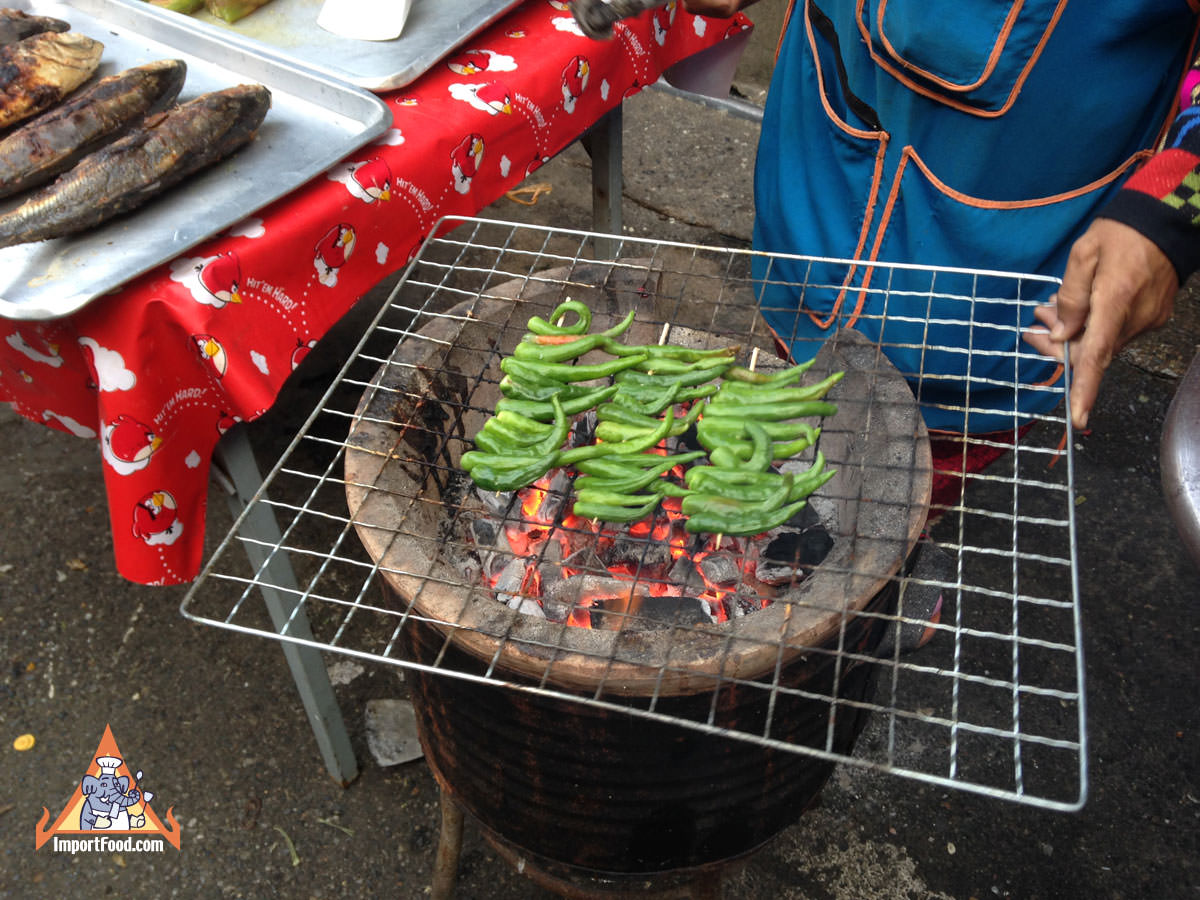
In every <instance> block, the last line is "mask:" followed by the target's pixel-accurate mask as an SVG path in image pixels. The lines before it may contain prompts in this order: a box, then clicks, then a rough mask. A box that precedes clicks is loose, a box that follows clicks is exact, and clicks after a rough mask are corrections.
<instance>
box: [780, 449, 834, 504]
mask: <svg viewBox="0 0 1200 900" xmlns="http://www.w3.org/2000/svg"><path fill="white" fill-rule="evenodd" d="M836 474H837V469H829V470H826V469H825V454H824V453H822V452H821V451H820V450H818V451H817V455H816V456H815V457H813V462H812V465H811V466H809V467H808V468H807V469H806V470H805V471H803V472H794V473H793V475H794V477H795V481H794V483H793V485H792V491H791V494H790V495H789V497H788V499H789V500H798V499H799V498H801V497H807V496H808V495H809V494H811V493H813V492H814V491H815V490H817V488H819V487H821V485H823V484H825V482H827V481H828V480H829V479H830V478H832V477H833V476H834V475H836Z"/></svg>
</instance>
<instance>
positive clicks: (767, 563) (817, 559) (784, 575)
mask: <svg viewBox="0 0 1200 900" xmlns="http://www.w3.org/2000/svg"><path fill="white" fill-rule="evenodd" d="M832 547H833V538H832V537H830V536H829V532H828V531H826V530H825V528H824V526H823V525H821V524H820V522H817V523H816V524H814V525H810V526H809V527H807V528H805V529H804V530H803V531H783V532H781V533H780V534H779V536H778V537H776V538H775V539H774V540H773V541H771V543H769V544H768V545H767V548H766V550H764V551H763V558H762V560H760V562H759V564H758V571H757V572H756V575H757V577H758V580H759V581H763V582H766V583H767V584H787V583H789V582H792V581H795V580H797V579H799V578H802V577H803V576H804V574H805V573H807V572H811V571H812V569H813V568H814V567H816V566H818V565H820V564H821V561H822V560H824V559H825V557H826V556H827V555H828V554H829V550H830V549H831V548H832Z"/></svg>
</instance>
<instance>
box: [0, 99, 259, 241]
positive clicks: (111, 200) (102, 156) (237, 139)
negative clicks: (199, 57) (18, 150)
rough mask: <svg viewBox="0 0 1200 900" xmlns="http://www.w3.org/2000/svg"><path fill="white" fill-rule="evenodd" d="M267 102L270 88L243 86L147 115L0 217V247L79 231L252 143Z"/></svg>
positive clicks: (43, 239)
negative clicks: (118, 136)
mask: <svg viewBox="0 0 1200 900" xmlns="http://www.w3.org/2000/svg"><path fill="white" fill-rule="evenodd" d="M270 105H271V92H270V91H268V90H267V89H266V88H265V87H263V86H262V85H257V84H243V85H238V86H236V87H231V88H226V89H225V90H222V91H212V92H211V93H208V94H201V95H200V96H199V97H197V98H196V99H194V100H190V101H188V102H187V103H184V104H181V105H180V106H177V107H174V108H173V109H170V110H167V111H166V112H162V113H157V114H155V115H153V116H151V117H149V118H148V119H147V120H146V121H145V122H144V123H143V124H142V125H140V126H138V127H136V128H134V129H133V130H132V131H130V132H129V133H128V134H126V135H125V136H124V137H122V138H118V139H117V140H116V141H114V142H113V143H111V144H109V145H108V146H106V147H102V148H101V149H99V150H97V151H96V152H95V153H93V154H91V155H90V156H86V157H84V158H83V159H82V160H81V161H80V162H79V164H78V165H76V166H75V168H73V169H71V170H70V171H68V172H66V173H64V174H62V175H60V176H59V177H58V179H57V180H55V181H54V183H53V184H50V185H48V186H46V187H45V188H42V189H41V190H40V191H38V192H37V193H35V194H34V195H33V196H31V197H30V198H29V199H28V200H27V201H26V202H25V203H23V204H21V205H20V206H18V207H17V208H16V209H14V210H12V211H11V212H8V213H6V214H4V215H2V216H0V247H11V246H13V245H14V244H22V243H26V242H28V241H45V240H49V239H50V238H56V237H62V236H64V235H68V234H74V233H76V232H79V231H83V230H85V229H88V228H92V227H93V226H95V225H98V224H100V223H101V222H104V221H107V220H108V219H111V218H112V217H114V216H116V215H119V214H120V213H123V212H127V211H129V210H131V209H134V208H135V207H137V206H140V205H141V204H142V203H145V202H146V201H147V200H150V199H152V198H154V197H156V196H158V195H159V194H161V193H162V192H163V191H164V190H166V189H167V188H169V187H171V186H173V185H174V184H176V183H178V182H179V181H182V180H183V179H184V178H186V177H187V176H188V175H190V174H192V173H193V172H195V171H197V170H198V169H201V168H203V167H204V166H208V165H211V164H212V163H214V162H216V161H217V160H219V159H221V158H222V157H225V156H228V155H230V154H231V153H233V152H234V151H235V150H238V149H239V148H240V147H241V146H242V145H244V144H246V143H247V142H249V141H250V140H251V139H252V138H253V137H254V134H255V132H256V131H257V130H258V126H259V125H260V124H261V123H262V120H263V119H264V118H265V117H266V115H267V110H268V109H269V108H270Z"/></svg>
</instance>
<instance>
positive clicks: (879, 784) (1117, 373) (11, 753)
mask: <svg viewBox="0 0 1200 900" xmlns="http://www.w3.org/2000/svg"><path fill="white" fill-rule="evenodd" d="M747 71H750V70H749V69H747ZM745 77H746V78H747V79H749V80H747V81H745V82H743V83H740V84H739V88H740V89H741V90H742V93H743V94H745V95H746V96H750V97H753V96H754V95H755V92H756V82H755V81H754V79H753V78H752V77H751V76H745ZM625 125H626V127H625V173H626V190H625V202H624V213H625V224H626V228H627V230H628V231H629V232H630V233H632V234H637V235H639V236H650V237H655V238H661V239H671V240H683V241H691V242H696V243H704V244H715V245H720V246H745V245H746V244H747V242H748V239H749V228H750V222H751V210H750V194H749V191H750V179H751V175H750V172H751V165H752V160H753V152H754V137H755V131H756V129H755V126H754V124H753V123H752V122H750V121H746V120H743V119H739V118H736V117H733V116H730V115H728V114H726V113H722V112H715V111H713V110H709V109H705V108H702V107H700V106H698V105H696V104H694V103H690V102H689V101H686V100H681V99H678V98H676V97H673V96H669V95H667V94H665V93H662V92H659V91H649V92H645V93H643V94H641V95H639V96H637V97H634V98H632V99H631V100H630V101H629V102H628V103H627V109H626V123H625ZM664 148H666V152H664ZM672 148H674V149H672ZM680 148H686V153H684V152H680ZM530 183H546V184H549V185H550V186H551V191H550V193H548V194H546V193H543V194H541V195H540V197H539V199H538V202H537V203H536V204H535V205H533V206H525V205H521V204H519V203H516V202H514V201H512V200H507V199H504V200H501V201H499V202H498V203H496V204H494V205H493V206H492V207H490V208H489V209H488V210H487V212H486V215H488V216H489V217H494V218H501V219H511V220H515V221H525V222H539V223H544V224H551V225H555V226H559V227H574V228H584V229H586V228H588V227H590V194H589V190H588V159H587V156H586V155H585V154H584V152H583V151H582V150H581V148H580V147H579V146H578V145H576V146H573V147H571V148H569V149H568V150H567V151H566V152H564V153H563V154H562V155H560V156H559V157H558V158H556V159H555V160H554V161H552V162H551V163H550V164H549V165H547V166H546V167H544V168H543V169H541V170H539V171H538V172H536V173H534V175H533V176H532V177H531V179H530ZM386 289H387V286H383V287H381V288H380V290H379V291H378V292H377V294H378V295H379V296H382V295H383V293H385V292H386ZM1197 293H1200V292H1197V291H1196V290H1190V291H1186V292H1185V293H1184V295H1183V297H1182V298H1181V302H1180V303H1179V312H1178V314H1177V316H1176V318H1175V320H1173V322H1172V323H1171V324H1170V325H1168V327H1167V328H1166V329H1165V330H1164V331H1163V332H1161V333H1159V334H1157V335H1155V336H1153V337H1150V338H1147V339H1143V340H1141V341H1139V342H1138V344H1137V346H1136V347H1134V348H1131V350H1130V351H1127V352H1126V353H1125V354H1123V355H1122V357H1121V358H1120V359H1118V360H1117V361H1116V362H1115V363H1114V365H1113V367H1112V369H1111V371H1110V373H1109V376H1108V377H1107V379H1106V382H1105V385H1104V391H1103V394H1102V401H1101V405H1100V407H1099V408H1098V409H1097V410H1096V412H1095V414H1094V415H1093V417H1092V418H1093V420H1092V423H1091V430H1090V433H1088V434H1086V435H1079V436H1077V445H1076V448H1075V466H1076V492H1077V496H1078V499H1079V505H1078V507H1077V513H1078V534H1079V549H1078V556H1079V577H1080V595H1081V598H1082V606H1083V629H1084V660H1085V663H1086V688H1087V702H1088V738H1089V742H1090V752H1089V756H1088V763H1089V769H1090V793H1089V798H1088V801H1087V803H1086V805H1085V806H1084V808H1083V809H1082V811H1080V812H1077V813H1061V812H1051V811H1046V810H1040V809H1037V808H1031V807H1027V806H1023V805H1019V804H1015V803H1011V802H1008V801H1003V800H997V799H992V798H988V797H981V796H975V795H971V794H966V793H963V792H959V791H953V790H948V789H945V788H942V787H938V786H933V785H930V784H925V783H919V782H914V781H909V780H906V779H902V778H898V777H896V776H893V775H888V774H883V773H877V772H872V771H869V770H858V769H853V768H850V767H841V768H839V769H838V770H837V771H836V773H835V775H834V777H833V778H832V780H831V781H830V783H829V784H828V786H827V787H826V788H825V790H824V792H823V793H822V795H821V798H820V801H819V804H818V805H817V807H816V808H815V809H813V810H811V811H809V812H807V813H806V814H805V815H804V816H803V817H802V818H801V819H800V821H799V822H798V824H796V825H794V826H792V827H790V828H788V829H786V830H785V831H784V832H782V833H781V834H780V835H779V836H778V837H777V838H775V839H774V840H772V841H771V842H770V843H768V844H767V845H766V846H765V847H764V848H763V849H762V850H761V851H759V852H758V853H756V854H754V855H753V856H751V857H750V858H749V859H747V860H746V861H745V862H744V864H743V865H742V866H740V867H739V868H738V869H737V870H736V871H733V872H731V873H729V874H728V875H727V877H726V879H725V884H724V885H723V893H722V896H724V897H726V898H731V900H732V898H738V900H741V898H760V897H771V898H797V900H799V898H803V900H861V898H882V900H892V898H896V900H901V898H903V900H915V898H954V900H972V898H973V900H984V898H991V897H1012V898H1020V900H1050V898H1068V900H1074V898H1079V900H1084V898H1087V900H1093V898H1107V900H1119V898H1130V900H1134V898H1139V900H1140V898H1163V900H1174V898H1180V900H1182V898H1190V897H1196V896H1198V895H1200V862H1198V861H1200V771H1198V769H1200V765H1198V764H1200V704H1197V703H1196V689H1197V687H1198V683H1200V640H1198V638H1200V624H1198V623H1200V612H1198V611H1200V578H1198V572H1197V568H1196V567H1195V565H1194V564H1193V563H1192V561H1191V559H1190V557H1189V556H1188V553H1187V551H1186V549H1185V548H1184V547H1183V546H1182V544H1181V543H1180V540H1179V538H1178V537H1177V535H1176V533H1175V531H1174V529H1173V528H1172V526H1171V523H1170V521H1169V520H1168V518H1167V515H1166V511H1165V507H1164V503H1163V499H1162V487H1161V483H1160V473H1159V462H1158V442H1159V436H1160V433H1161V428H1162V423H1163V419H1164V416H1165V414H1166V410H1167V407H1168V405H1169V403H1170V400H1171V397H1172V396H1173V393H1174V389H1175V385H1176V383H1177V380H1178V378H1179V376H1180V375H1181V374H1182V372H1183V369H1184V367H1185V366H1186V364H1187V363H1188V362H1189V361H1190V359H1191V356H1192V354H1193V353H1194V352H1195V349H1196V347H1197V345H1198V343H1200V327H1198V324H1197V319H1196V315H1195V310H1196V300H1197V299H1198V298H1197ZM374 299H378V297H373V298H371V299H369V300H367V301H364V308H366V307H369V306H370V303H371V302H372V300H374ZM356 325H359V326H360V325H361V316H358V317H355V316H352V317H351V321H350V322H348V323H346V325H345V326H344V327H342V328H340V329H339V330H338V331H337V332H336V333H335V334H334V335H332V336H331V338H330V339H329V340H328V341H327V342H326V343H325V345H324V346H323V347H322V348H321V349H320V353H321V354H322V356H321V357H318V358H317V359H318V362H317V363H316V364H315V365H314V366H311V367H309V369H308V370H307V372H305V373H303V374H304V376H305V377H302V378H301V379H298V380H297V381H296V382H295V383H293V384H291V385H289V388H288V393H287V394H286V395H285V397H284V398H283V400H282V401H281V402H280V403H279V404H277V408H276V409H275V410H273V411H272V412H271V413H270V414H268V415H267V416H266V417H264V419H263V420H261V421H260V422H258V423H255V424H254V425H253V426H252V437H253V439H254V442H255V445H256V447H257V448H258V451H259V454H260V461H261V462H262V463H264V464H267V463H270V462H271V461H273V459H274V455H276V454H277V453H278V452H279V450H280V448H281V447H282V446H283V445H284V444H285V443H286V441H287V440H288V439H289V438H290V435H291V433H292V432H293V431H294V429H295V428H296V427H297V426H298V424H299V422H300V421H301V420H302V419H303V415H304V412H306V408H305V402H306V401H307V403H309V404H311V403H312V402H313V401H314V400H315V398H316V396H318V394H319V391H320V390H321V389H322V388H323V385H324V379H326V378H327V377H328V376H329V375H330V374H331V372H332V371H333V370H334V369H335V367H336V361H337V360H338V358H339V354H340V353H341V352H344V350H345V348H346V347H347V346H348V345H349V343H350V341H351V340H352V339H353V337H354V336H355V334H356V332H355V328H356ZM322 360H324V361H323V362H322ZM0 458H3V459H4V461H5V464H4V465H3V466H2V467H0V535H2V544H0V660H2V661H3V664H4V670H3V680H2V681H0V685H2V686H0V722H2V723H3V728H2V729H0V739H2V740H0V758H2V759H3V762H4V765H5V769H6V771H7V772H8V773H9V775H10V776H11V777H10V779H9V780H8V781H7V782H6V784H7V785H8V787H7V788H6V789H3V790H0V896H6V897H18V898H22V897H35V898H41V897H54V898H57V897H74V896H83V895H84V894H85V892H86V894H87V895H90V896H113V897H137V898H141V897H147V898H149V897H155V898H157V897H163V896H178V897H239V898H240V897H244V898H275V897H279V898H358V897H396V898H420V897H424V896H427V894H428V888H429V884H430V879H431V872H432V865H433V857H434V851H435V848H436V844H437V833H438V827H439V813H438V798H437V792H436V788H435V785H434V782H433V778H432V777H431V775H430V773H429V770H428V768H427V766H426V765H425V764H424V763H423V762H422V761H420V760H417V761H412V762H407V763H402V764H399V765H396V766H390V767H382V766H380V765H378V764H377V763H376V762H375V761H374V759H373V757H372V755H371V753H370V751H369V749H368V747H367V745H366V732H365V725H364V720H365V715H366V709H367V704H368V703H369V702H370V701H373V700H386V699H391V698H396V697H402V696H403V695H404V693H405V690H406V685H405V682H404V678H403V674H402V672H401V670H399V669H396V668H391V667H384V666H379V665H374V664H370V663H356V662H354V661H352V660H347V659H345V658H342V657H330V658H329V659H328V663H329V665H330V667H331V671H332V673H333V674H334V677H335V683H336V684H337V687H336V690H337V695H338V699H339V703H340V704H341V707H342V710H343V711H344V714H345V716H346V719H347V722H348V725H349V727H350V731H351V738H352V741H353V743H354V749H355V752H356V756H357V759H358V761H359V765H360V767H361V770H362V771H361V774H360V775H359V777H358V779H357V780H356V781H355V782H354V783H353V784H351V785H350V786H349V787H345V788H343V787H341V786H339V785H337V784H335V783H334V782H333V780H332V779H331V778H330V777H329V775H328V774H327V773H326V772H325V769H324V767H323V765H322V763H321V760H320V757H319V755H318V753H317V749H316V746H315V744H314V741H313V738H312V735H311V732H310V731H309V728H308V724H307V720H306V719H305V717H304V714H303V712H302V710H301V708H300V705H299V703H298V701H297V697H296V693H295V688H294V685H293V683H292V680H291V676H290V673H289V672H288V670H287V668H286V666H285V664H284V659H283V654H282V653H281V652H280V650H279V647H278V646H277V645H276V644H274V643H273V642H270V641H266V640H263V639H260V638H257V637H252V636H242V635H237V634H231V633H228V632H225V631H220V630H217V629H212V628H207V627H203V626H199V625H196V624H193V623H191V622H189V621H187V620H185V619H184V618H183V617H181V616H180V614H179V611H178V607H179V603H180V600H181V598H182V596H183V594H184V592H185V589H184V588H149V587H142V586H138V585H133V584H130V583H128V582H126V581H124V580H123V579H121V578H120V577H119V576H118V575H117V574H116V572H115V570H114V568H113V563H112V554H111V544H110V538H109V533H108V521H107V517H106V514H105V498H104V491H103V484H102V481H101V475H100V459H99V454H98V452H97V450H96V447H95V445H94V443H90V442H87V441H83V440H79V439H77V438H73V437H70V436H68V435H65V434H61V433H58V432H55V431H51V430H49V429H46V428H42V427H39V426H37V425H34V424H32V423H29V422H27V421H25V420H23V419H20V418H18V417H17V416H15V415H14V414H12V413H11V412H9V411H8V410H7V409H5V410H2V411H0ZM210 506H211V509H210V511H209V518H208V529H209V545H210V547H211V546H212V545H213V544H214V543H215V541H216V540H217V539H218V538H219V537H220V536H221V535H223V533H224V532H225V531H226V530H227V529H228V527H229V525H230V516H229V513H228V512H227V511H226V509H225V504H224V501H223V499H222V497H221V496H220V493H219V491H218V490H217V489H216V488H214V489H213V491H212V493H211V496H210ZM106 724H111V726H112V728H113V730H114V732H115V735H116V738H117V741H118V743H119V744H120V745H121V747H122V750H123V751H124V752H125V754H126V755H127V756H128V757H129V758H130V761H131V762H132V763H135V764H136V767H137V768H139V769H142V770H144V772H145V777H144V784H145V786H146V787H147V789H149V790H153V791H154V792H155V793H156V795H157V798H156V800H155V801H154V803H153V805H154V808H155V809H156V810H157V811H158V812H159V814H160V815H164V814H165V811H166V808H167V807H172V808H173V810H174V816H175V817H176V818H177V819H178V821H179V823H180V825H181V826H182V829H183V832H182V847H181V850H179V851H178V852H176V851H174V850H173V849H168V850H167V851H166V852H164V853H161V854H134V853H121V852H112V853H100V854H78V855H74V856H72V855H69V854H65V853H56V852H53V851H52V850H50V849H43V850H41V851H37V852H35V850H34V844H33V832H34V827H35V825H36V824H37V822H38V820H39V818H40V817H41V815H42V810H43V807H45V808H47V809H48V810H49V812H50V815H51V816H52V817H53V816H56V815H57V814H58V812H59V811H60V810H61V809H62V808H63V806H64V805H65V804H66V802H67V800H68V798H69V797H70V795H71V793H72V791H73V790H74V788H75V786H76V785H77V783H78V779H79V777H80V775H81V774H82V772H83V770H84V768H85V767H86V766H87V764H88V763H89V761H90V757H91V754H92V752H93V750H94V749H95V748H96V746H97V744H98V743H99V740H100V737H101V735H102V734H103V733H104V728H105V725H106ZM875 727H876V726H869V727H868V730H867V732H866V733H865V734H864V735H863V738H862V740H864V741H872V740H879V739H880V735H879V734H878V733H877V732H876V731H875V730H874V728H875ZM27 733H28V734H32V735H33V736H34V737H35V739H36V744H35V746H34V747H33V748H32V749H30V750H25V751H17V750H16V749H14V747H13V741H14V739H16V738H17V737H18V736H19V735H22V734H27ZM458 895H459V896H460V897H463V898H479V900H490V898H524V897H533V898H540V897H547V896H550V895H549V894H547V893H546V892H544V891H542V890H541V889H539V888H536V887H534V886H533V885H532V884H531V882H530V881H529V880H528V879H527V878H525V877H524V876H523V875H521V874H518V873H517V872H516V871H514V870H513V868H512V867H511V866H510V865H509V864H508V863H507V862H505V861H504V860H503V859H502V858H501V857H500V856H499V855H498V854H497V853H496V851H495V850H494V849H493V848H492V847H491V846H490V845H489V844H487V843H486V842H485V841H484V840H483V838H482V837H481V835H480V834H479V832H478V830H477V829H474V828H472V827H471V826H470V825H468V828H467V830H466V836H465V845H464V851H463V857H462V860H461V865H460V868H459V893H458Z"/></svg>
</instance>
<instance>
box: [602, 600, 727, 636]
mask: <svg viewBox="0 0 1200 900" xmlns="http://www.w3.org/2000/svg"><path fill="white" fill-rule="evenodd" d="M590 612H591V619H592V627H593V628H602V629H605V630H608V631H656V630H660V629H662V628H666V627H669V626H672V625H676V626H680V627H683V628H688V627H691V626H694V625H701V624H710V623H711V622H712V616H711V615H709V612H708V604H707V603H704V602H703V601H702V600H700V599H699V598H697V597H686V596H685V597H671V596H664V597H651V596H648V595H646V594H641V593H638V594H634V595H633V596H632V597H631V596H630V595H629V593H628V591H626V593H625V594H623V595H621V596H619V597H613V598H609V599H604V600H599V601H597V602H596V603H595V604H594V605H593V606H592V607H591V609H590Z"/></svg>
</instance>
